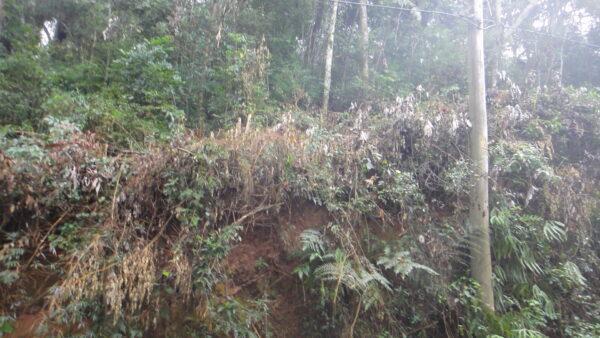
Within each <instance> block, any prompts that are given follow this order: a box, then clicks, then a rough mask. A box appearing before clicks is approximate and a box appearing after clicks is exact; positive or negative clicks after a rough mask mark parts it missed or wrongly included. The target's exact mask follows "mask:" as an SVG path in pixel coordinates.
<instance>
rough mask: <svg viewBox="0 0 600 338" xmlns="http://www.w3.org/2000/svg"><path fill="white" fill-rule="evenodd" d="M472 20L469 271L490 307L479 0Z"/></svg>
mask: <svg viewBox="0 0 600 338" xmlns="http://www.w3.org/2000/svg"><path fill="white" fill-rule="evenodd" d="M473 19H474V20H475V24H472V25H471V27H470V28H469V44H468V48H469V51H468V55H469V62H468V64H469V117H470V120H471V123H472V130H471V135H470V146H471V160H472V161H473V165H474V166H475V176H474V182H473V185H472V187H471V205H470V209H469V223H470V224H469V226H470V229H469V230H470V231H469V232H470V249H471V272H472V275H473V278H474V279H475V280H476V281H477V282H478V283H479V284H480V285H481V297H482V300H483V303H484V304H485V305H486V306H487V307H488V308H489V309H491V310H492V311H493V310H494V295H493V289H492V260H491V253H490V235H489V206H488V130H487V112H486V106H485V104H486V102H485V64H484V57H483V0H473Z"/></svg>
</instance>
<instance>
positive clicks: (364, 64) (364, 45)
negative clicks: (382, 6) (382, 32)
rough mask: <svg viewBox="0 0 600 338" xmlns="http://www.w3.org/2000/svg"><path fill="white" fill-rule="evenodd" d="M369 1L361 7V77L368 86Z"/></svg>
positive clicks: (364, 2)
mask: <svg viewBox="0 0 600 338" xmlns="http://www.w3.org/2000/svg"><path fill="white" fill-rule="evenodd" d="M367 1H368V0H361V5H360V20H359V26H360V43H359V44H360V53H361V55H360V76H361V78H362V80H363V82H364V83H365V84H366V83H367V82H368V81H369V22H368V14H367Z"/></svg>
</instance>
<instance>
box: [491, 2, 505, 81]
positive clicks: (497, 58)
mask: <svg viewBox="0 0 600 338" xmlns="http://www.w3.org/2000/svg"><path fill="white" fill-rule="evenodd" d="M492 10H493V17H494V21H495V22H496V27H495V29H494V30H495V32H494V33H495V34H494V35H495V36H494V38H495V39H494V40H495V41H494V46H493V47H492V51H491V54H490V63H489V65H490V72H489V74H490V77H489V79H490V88H492V89H496V88H497V87H498V79H499V73H500V69H501V68H502V53H504V46H505V44H506V42H505V39H504V25H503V24H502V0H494V7H493V8H492Z"/></svg>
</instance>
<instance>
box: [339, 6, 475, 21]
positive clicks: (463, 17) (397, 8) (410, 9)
mask: <svg viewBox="0 0 600 338" xmlns="http://www.w3.org/2000/svg"><path fill="white" fill-rule="evenodd" d="M329 2H337V3H340V4H346V5H358V6H367V7H376V8H385V9H394V10H397V11H404V12H419V13H429V14H438V15H444V16H449V17H453V18H457V19H462V20H465V21H467V22H469V23H471V24H475V22H474V21H473V20H472V19H471V17H470V16H467V15H463V14H457V13H448V12H442V11H433V10H428V9H419V8H417V7H413V8H405V7H398V6H390V5H379V4H368V3H367V4H364V3H361V2H356V1H348V0H329ZM484 21H486V20H484Z"/></svg>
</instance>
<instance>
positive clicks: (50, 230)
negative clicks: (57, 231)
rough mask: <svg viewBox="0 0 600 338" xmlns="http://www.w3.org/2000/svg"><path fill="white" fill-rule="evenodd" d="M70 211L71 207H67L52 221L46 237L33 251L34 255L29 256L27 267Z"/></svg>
mask: <svg viewBox="0 0 600 338" xmlns="http://www.w3.org/2000/svg"><path fill="white" fill-rule="evenodd" d="M70 211H71V208H69V209H67V211H65V212H63V213H62V215H60V217H59V218H58V219H57V220H56V221H55V222H54V223H52V225H51V226H50V229H48V232H46V235H44V237H43V238H42V240H41V241H40V243H39V244H38V246H37V247H36V248H35V251H34V252H33V255H31V257H30V258H29V261H27V264H25V267H26V268H28V267H29V265H31V263H32V262H33V260H34V259H35V256H37V254H38V253H39V251H40V250H41V248H42V245H43V244H44V242H45V241H46V238H48V236H50V233H52V231H53V230H54V228H56V226H57V225H58V224H59V223H60V222H61V221H62V220H63V219H64V218H65V216H67V214H68V213H69V212H70Z"/></svg>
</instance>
